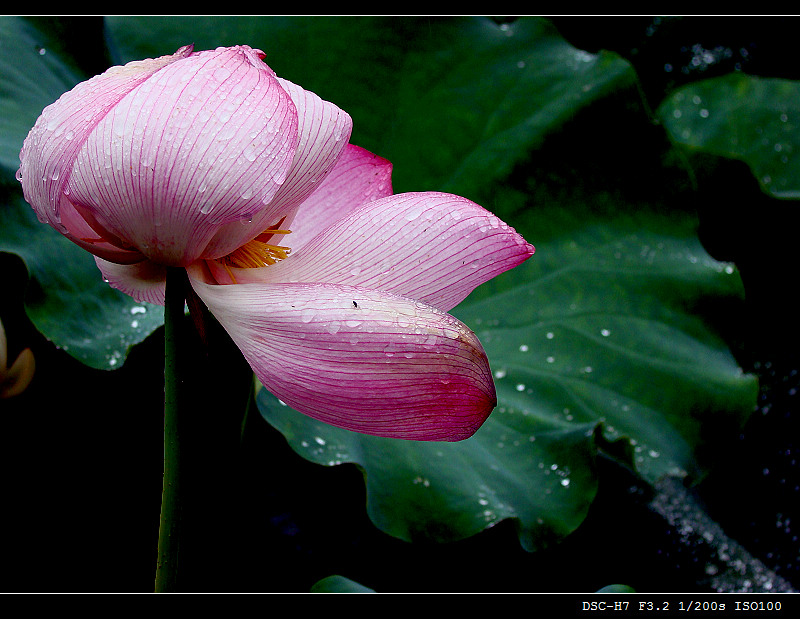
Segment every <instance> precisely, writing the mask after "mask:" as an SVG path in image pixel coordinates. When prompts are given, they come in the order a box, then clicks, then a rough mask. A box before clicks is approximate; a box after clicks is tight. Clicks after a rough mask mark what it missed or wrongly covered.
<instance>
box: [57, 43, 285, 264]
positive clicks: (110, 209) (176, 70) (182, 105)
mask: <svg viewBox="0 0 800 619" xmlns="http://www.w3.org/2000/svg"><path fill="white" fill-rule="evenodd" d="M259 54H260V53H259V52H257V50H252V49H251V48H248V47H246V46H239V47H233V48H220V49H218V50H213V51H206V52H200V53H196V54H192V55H190V56H189V57H186V58H183V59H181V61H180V62H174V63H172V64H170V65H167V66H164V67H162V68H161V69H160V70H159V71H157V72H154V73H152V74H151V75H150V77H149V79H147V80H145V81H143V82H141V83H139V84H137V86H136V87H135V88H134V89H132V90H131V91H130V92H129V93H128V94H127V96H125V97H123V98H122V99H120V100H119V101H118V102H117V103H116V105H114V106H113V107H112V108H111V109H110V110H109V111H108V112H107V113H106V114H105V115H104V117H103V118H102V119H100V121H99V122H98V123H97V124H96V126H95V127H94V129H93V131H92V132H91V133H90V134H89V135H88V136H86V139H85V142H84V144H83V146H82V148H81V150H80V151H79V152H78V154H77V157H76V161H75V165H74V167H73V168H72V169H71V170H70V171H69V173H70V174H69V179H68V183H67V185H66V186H65V190H66V191H68V193H69V199H70V200H71V201H72V202H73V203H75V204H76V207H77V208H78V209H79V210H80V209H81V208H82V209H85V210H87V211H89V212H90V213H91V214H92V215H93V216H94V218H95V219H96V220H97V221H98V222H99V224H100V225H102V226H103V227H104V228H105V229H107V230H108V231H110V232H111V233H112V234H114V235H117V236H119V237H120V238H122V239H124V240H125V241H127V243H128V244H130V245H132V246H134V247H136V248H137V249H138V250H139V251H140V252H141V253H142V254H144V255H145V256H147V257H148V258H149V259H151V260H153V261H156V262H159V263H162V264H169V265H174V266H185V265H187V264H189V263H191V262H193V261H194V260H196V259H198V258H200V257H218V256H220V255H225V254H226V253H229V252H230V251H233V250H234V249H236V247H238V246H239V245H241V244H242V243H244V242H245V241H246V240H248V239H247V238H246V235H242V234H239V235H237V234H236V233H234V232H233V231H231V233H229V234H227V235H226V236H225V237H224V239H219V240H218V241H217V242H215V244H214V246H213V248H212V255H207V253H206V247H207V245H208V243H209V241H210V240H211V239H212V238H213V237H214V235H215V234H216V232H217V231H218V230H219V228H220V227H221V226H223V225H225V224H227V223H230V222H234V223H237V225H238V222H239V221H240V220H249V219H251V218H252V217H253V216H254V215H255V214H262V215H263V216H265V217H267V218H269V216H270V214H269V213H264V211H265V210H266V205H267V204H268V203H269V202H270V201H271V200H272V198H273V196H274V195H275V193H276V192H277V191H278V190H279V189H280V187H281V186H282V184H283V182H284V180H285V177H286V174H287V173H288V171H289V168H290V165H291V162H292V160H293V158H294V155H295V150H296V146H297V139H298V138H297V112H296V110H295V107H294V104H293V103H292V101H291V98H290V97H289V96H288V95H287V93H286V92H285V91H284V90H283V88H282V87H281V86H280V85H279V84H278V82H277V78H276V77H275V75H274V73H273V72H272V70H271V69H270V68H269V67H268V66H267V65H265V64H264V63H263V62H262V61H261V59H260V56H259ZM84 105H85V104H84ZM240 229H243V227H242V226H240ZM234 230H236V229H235V228H234ZM223 241H224V242H223Z"/></svg>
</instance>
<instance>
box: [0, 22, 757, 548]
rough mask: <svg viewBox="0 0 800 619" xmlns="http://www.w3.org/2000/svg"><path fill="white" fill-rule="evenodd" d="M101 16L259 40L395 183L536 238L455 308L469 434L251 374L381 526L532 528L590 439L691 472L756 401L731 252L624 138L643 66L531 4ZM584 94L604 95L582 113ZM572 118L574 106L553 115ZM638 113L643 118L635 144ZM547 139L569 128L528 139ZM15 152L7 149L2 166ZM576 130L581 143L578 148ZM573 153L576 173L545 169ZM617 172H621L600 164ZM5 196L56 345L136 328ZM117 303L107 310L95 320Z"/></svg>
mask: <svg viewBox="0 0 800 619" xmlns="http://www.w3.org/2000/svg"><path fill="white" fill-rule="evenodd" d="M14 23H16V24H23V25H25V28H28V22H25V21H22V22H20V21H16V20H15V22H14ZM106 24H107V34H108V41H109V46H110V48H111V53H112V55H113V56H114V61H115V62H117V63H121V62H127V61H129V60H134V59H138V58H143V57H147V56H157V55H161V54H167V53H171V52H173V51H174V50H175V49H177V48H178V47H180V46H181V45H184V44H186V43H189V42H193V43H194V44H195V46H196V47H197V48H198V49H206V48H213V47H216V46H219V45H233V44H239V43H245V44H249V45H252V46H254V47H260V48H261V49H263V50H264V51H265V52H266V53H267V62H268V63H269V64H270V66H272V68H273V69H275V70H276V72H277V73H278V74H279V75H281V76H282V77H286V78H287V79H290V80H292V81H295V82H297V83H298V84H301V85H302V86H304V87H305V88H308V89H310V90H313V91H315V92H317V93H318V94H319V95H320V96H322V97H324V98H326V99H329V100H331V101H334V102H335V103H337V104H338V105H340V106H341V107H343V108H344V109H345V110H347V111H348V112H349V113H350V114H351V115H352V116H353V119H354V124H355V128H354V133H353V142H355V143H357V144H359V145H361V146H364V147H365V148H368V149H370V150H372V151H374V152H376V153H377V154H379V155H382V156H384V157H387V158H389V159H390V160H391V161H392V162H393V164H394V186H395V189H396V190H397V191H409V190H426V189H440V190H447V191H452V192H454V193H459V194H461V195H465V196H467V197H470V198H473V199H476V200H478V201H479V202H481V203H482V204H484V206H486V207H487V208H490V209H492V210H494V211H495V212H497V213H498V214H499V215H501V216H502V217H504V218H505V219H506V220H508V221H509V223H511V224H512V225H513V226H515V227H516V228H517V229H518V230H520V231H521V232H522V233H523V234H525V236H526V238H528V240H530V241H531V242H533V243H534V244H535V245H536V246H537V255H536V256H535V257H534V258H533V259H532V260H531V261H530V262H528V263H526V264H525V265H524V266H523V267H521V268H519V269H516V270H514V271H511V272H509V273H507V274H505V275H504V276H502V277H500V278H497V279H496V280H493V281H492V282H490V283H488V284H487V285H485V286H482V287H481V288H479V289H478V290H477V291H475V293H473V295H472V296H471V297H470V298H469V299H468V300H467V301H466V302H465V303H464V304H462V306H460V307H459V308H457V310H456V312H455V313H456V314H457V315H458V316H459V317H460V318H462V319H463V320H465V321H466V322H467V323H468V324H469V325H470V326H471V327H472V328H474V329H475V330H476V331H477V332H478V334H479V335H480V337H481V339H482V341H483V342H484V345H485V347H486V349H487V353H488V354H489V359H490V362H491V364H492V367H493V370H494V372H495V376H496V383H497V388H498V396H499V400H500V402H499V406H498V408H497V410H496V411H495V413H494V414H493V415H492V417H491V418H490V419H489V421H488V422H487V423H486V424H485V425H484V427H483V428H481V430H480V431H479V432H478V433H477V434H476V435H475V436H474V437H473V438H471V439H469V440H467V441H464V442H462V443H457V444H429V443H421V442H420V443H416V442H402V441H391V440H385V439H376V438H374V437H367V436H363V435H357V434H353V433H349V432H346V431H343V430H338V429H335V428H331V427H329V426H325V425H322V424H318V423H316V422H313V421H312V420H310V419H308V418H306V417H304V416H302V415H299V414H298V413H296V412H295V411H292V410H290V409H288V408H287V407H285V406H283V405H282V404H281V403H280V402H279V401H277V400H276V399H275V398H274V397H273V396H271V395H270V394H268V393H266V392H265V391H262V392H261V393H260V394H259V398H258V405H259V407H260V410H261V412H262V414H263V415H264V416H265V417H266V418H267V419H268V420H269V421H270V423H272V424H273V425H275V426H276V427H277V428H279V429H280V430H281V431H282V432H283V433H284V435H285V436H286V437H287V439H288V441H289V442H290V444H291V445H292V447H293V448H294V449H295V450H296V451H297V452H298V453H300V454H302V455H303V456H304V457H306V458H309V459H311V460H313V461H316V462H320V463H322V464H326V465H327V464H337V463H342V462H354V463H356V464H358V465H359V466H360V467H362V468H363V469H364V471H365V475H366V483H367V492H368V510H369V513H370V516H371V518H372V519H373V521H374V522H375V523H376V524H378V526H379V527H380V528H382V529H383V530H385V531H387V532H389V533H391V534H392V535H395V536H397V537H400V538H402V539H408V540H418V539H425V540H452V539H459V538H462V537H465V536H469V535H472V534H474V533H476V532H478V531H480V530H482V529H483V528H485V527H487V526H490V525H492V524H494V523H496V522H498V521H500V520H502V519H506V518H514V519H516V522H517V524H518V528H519V532H520V540H521V542H522V544H523V545H524V546H525V547H526V548H528V549H531V550H532V549H536V548H541V547H543V546H546V545H548V544H551V543H553V542H555V541H557V540H559V539H561V538H562V537H563V536H565V535H567V534H568V533H569V532H571V531H573V530H574V529H575V528H576V527H577V526H578V525H579V524H580V523H581V522H582V521H583V519H584V517H585V515H586V513H587V510H588V508H589V506H590V505H591V503H592V500H593V498H594V496H595V492H596V488H597V483H598V481H597V475H596V471H595V468H594V463H595V459H596V457H597V453H598V449H602V450H604V451H605V452H607V453H609V454H612V455H613V456H614V457H616V458H618V459H619V460H620V461H621V462H623V463H625V464H627V465H629V466H630V467H632V468H634V469H635V470H636V471H637V472H638V473H639V474H641V475H643V476H644V477H645V478H647V479H650V480H654V479H656V478H658V477H659V476H661V475H664V474H677V475H687V474H688V475H690V476H697V475H700V474H702V472H703V471H704V470H705V466H706V464H707V463H706V462H705V461H704V460H703V458H702V453H701V447H702V445H703V442H704V440H705V439H706V438H707V435H709V434H710V435H713V434H715V433H717V432H718V431H719V430H725V429H726V428H728V427H729V426H730V425H731V424H735V423H737V422H738V421H739V419H741V417H742V416H743V415H745V414H746V413H747V412H749V410H750V409H751V408H752V405H753V402H754V397H755V389H754V388H755V383H754V380H753V379H752V378H751V377H749V376H745V375H743V374H742V373H741V371H740V370H739V368H738V367H737V365H736V363H735V362H734V360H733V359H732V357H731V355H730V353H729V352H728V349H727V347H726V345H725V342H724V341H723V339H722V338H721V337H720V335H719V331H718V329H717V328H716V325H715V321H716V320H717V319H718V318H719V317H720V316H723V315H724V314H726V313H728V312H730V311H732V310H731V308H732V307H733V308H735V306H736V299H737V298H738V297H739V296H740V294H741V290H740V281H739V277H738V274H737V273H736V272H735V270H733V269H732V268H731V267H730V265H727V264H723V263H719V262H716V261H714V260H712V259H711V258H710V257H709V256H708V255H707V254H706V253H705V252H704V251H703V249H702V248H701V247H700V245H699V243H698V241H697V238H696V234H695V222H694V220H693V218H692V217H687V216H684V215H683V214H682V213H681V212H679V211H680V210H679V209H675V212H673V209H671V208H670V206H672V203H669V204H667V206H666V208H665V205H664V203H663V201H664V200H665V196H664V195H663V194H664V193H666V192H665V190H664V186H665V185H667V184H668V183H667V182H666V181H665V179H664V178H663V177H657V178H651V177H648V176H646V175H642V174H641V173H640V172H641V170H640V168H639V163H638V162H639V160H641V159H645V158H646V157H645V156H643V153H642V152H640V151H639V150H637V149H638V148H640V147H641V145H642V143H646V140H647V136H648V135H649V134H648V132H647V131H646V130H642V129H643V128H642V125H641V124H637V123H639V122H640V121H641V119H640V118H638V117H637V122H630V123H628V124H625V125H624V126H623V125H622V124H621V123H620V118H627V116H626V115H627V114H628V108H636V106H635V105H632V99H631V98H630V90H629V87H630V86H631V85H632V84H634V83H635V79H636V78H635V75H634V74H633V72H632V70H631V68H630V66H629V65H628V64H627V63H625V62H623V61H622V60H621V59H620V58H618V57H616V56H615V55H613V54H606V53H600V54H587V53H585V52H584V51H582V50H579V49H575V48H573V47H571V46H570V45H568V44H567V43H566V42H565V41H564V40H563V39H562V38H561V37H559V36H558V34H557V33H556V32H555V31H554V30H553V29H552V28H551V27H550V26H549V25H548V23H547V22H546V21H544V20H540V19H521V20H517V21H515V22H514V23H511V24H503V25H499V24H497V23H495V22H494V21H493V20H490V19H486V18H384V17H365V18H335V17H323V18H316V17H315V18H290V17H283V18H253V17H245V18H236V17H221V16H214V17H173V18H165V17H137V18H132V17H113V18H107V19H106ZM37 54H38V52H37ZM45 57H46V58H48V62H52V61H53V60H54V59H57V58H58V54H57V53H54V54H52V55H49V56H48V55H45ZM34 58H35V57H34ZM39 58H40V60H41V57H39ZM32 62H34V59H32ZM66 66H67V65H66V63H64V67H66ZM28 70H30V71H34V70H35V71H43V72H48V71H51V70H50V69H49V68H48V67H47V66H41V65H33V64H32V65H31V66H30V67H29V69H28ZM634 92H635V91H634ZM57 94H58V93H54V94H53V96H52V97H51V98H52V99H55V97H56V96H57ZM12 98H13V97H12ZM37 100H38V99H37ZM49 102H50V101H49V100H48V101H42V102H41V105H42V106H43V105H45V104H46V103H49ZM2 104H3V105H5V102H3V103H2ZM12 105H13V102H12ZM609 109H611V110H613V111H615V113H616V116H613V117H609V116H608V115H607V114H606V112H607V111H608V110H609ZM587 110H588V111H589V112H592V113H594V114H595V115H594V116H591V114H590V116H589V119H588V120H587V119H586V118H585V116H586V112H587ZM37 113H38V112H37ZM30 115H31V114H30V112H28V115H27V116H25V115H20V116H19V118H23V117H24V118H28V116H30ZM630 115H631V116H635V113H632V114H630ZM34 116H35V114H34ZM576 118H582V119H583V120H582V121H581V122H580V123H578V126H579V127H581V129H578V130H574V129H573V130H571V131H566V132H565V127H566V128H570V127H574V126H575V124H576V121H575V119H576ZM20 122H23V121H20ZM24 122H26V123H27V122H28V120H25V121H24ZM19 129H20V128H19V127H17V129H15V131H16V135H18V136H22V135H24V131H22V130H19ZM562 132H563V133H562ZM12 133H13V132H12ZM631 136H637V137H639V138H640V139H641V141H640V142H638V143H636V144H635V145H634V146H633V147H631V145H630V144H629V143H628V141H630V139H631ZM17 139H18V138H17ZM626 140H627V141H626ZM554 142H556V143H558V142H564V143H565V145H563V146H562V147H561V148H560V149H555V150H553V149H544V150H542V149H543V148H544V147H546V146H547V147H551V146H552V144H553V143H554ZM620 143H622V145H621V146H620ZM658 148H659V146H658V145H657V146H656V147H655V149H654V150H656V151H657V150H658ZM7 150H8V149H7ZM540 151H542V152H545V153H547V154H545V155H539V154H538V153H539V152H540ZM9 153H10V151H9V152H3V153H0V157H2V159H0V163H2V164H3V166H4V168H3V171H4V173H7V172H8V171H9V168H8V165H11V164H9V163H6V162H7V161H12V160H13V157H12V156H11V154H9ZM535 153H536V156H535V159H536V165H534V164H533V162H532V159H533V158H534V154H535ZM580 153H589V154H588V155H585V157H584V159H578V160H576V161H573V158H574V157H576V155H579V154H580ZM12 154H13V153H12ZM648 154H649V155H650V156H652V155H653V153H648ZM657 156H658V154H656V157H657ZM559 166H560V167H559ZM564 167H567V168H570V170H569V175H568V176H559V175H560V174H562V173H563V168H564ZM608 172H613V173H614V174H616V175H617V176H615V177H614V178H615V180H613V181H610V180H607V182H608V185H606V186H603V187H600V188H598V187H595V186H594V185H593V183H595V182H596V181H597V178H598V177H601V178H602V177H604V176H605V175H607V173H608ZM614 182H617V183H620V184H624V185H629V184H637V185H639V186H642V185H644V186H647V185H648V183H649V184H650V185H649V186H648V187H646V189H647V190H646V191H640V192H639V193H634V194H633V195H628V194H625V193H624V192H621V191H620V192H612V191H610V190H609V186H612V187H613V184H614ZM576 187H579V188H580V190H578V189H576ZM640 188H641V187H640ZM661 211H666V212H668V213H669V215H664V214H659V213H660V212H661ZM2 216H3V218H4V219H3V222H2V223H3V228H2V230H3V232H2V237H0V239H1V240H0V243H2V245H0V249H3V250H5V251H12V252H14V253H19V254H20V255H22V256H23V257H24V258H25V259H26V262H27V263H28V265H29V269H30V270H31V273H32V276H33V277H34V283H35V285H34V286H33V287H32V291H33V292H34V293H37V292H38V293H39V294H41V295H42V297H41V299H42V300H40V301H35V302H33V303H31V305H30V306H29V311H31V312H32V314H33V315H34V316H36V318H35V319H34V320H35V322H36V323H37V325H41V326H40V328H41V329H42V330H43V332H46V333H48V335H49V336H50V337H52V338H53V339H54V341H57V342H59V341H60V339H61V340H62V341H63V342H69V343H70V344H69V345H70V346H72V343H73V342H76V341H83V340H81V339H80V338H81V337H83V338H88V340H87V343H86V345H87V350H86V351H84V355H85V356H86V357H92V358H95V359H101V360H102V359H105V355H106V353H107V351H106V346H107V344H108V343H109V342H110V341H117V340H119V341H124V342H126V343H129V342H130V341H131V339H130V338H122V339H120V338H121V333H122V331H121V330H123V329H124V330H126V331H125V334H129V333H130V331H129V328H130V326H131V324H130V322H129V323H128V324H127V325H126V324H123V323H125V322H126V321H131V319H132V318H133V316H132V315H131V314H130V312H131V310H132V309H134V308H132V307H128V308H126V306H124V305H117V301H116V300H115V298H113V297H108V301H106V300H104V299H106V298H107V297H105V296H104V295H113V294H115V293H113V291H110V290H108V289H107V287H106V288H105V289H104V290H105V292H101V291H100V290H99V289H96V288H93V287H91V286H89V285H88V284H86V282H87V281H88V279H87V278H88V277H90V276H89V274H88V271H89V270H90V269H89V267H91V268H92V269H93V268H94V265H93V264H92V262H91V258H90V257H88V256H85V255H84V254H82V253H81V252H80V250H76V248H73V247H72V246H71V245H70V244H68V243H67V244H66V245H69V247H67V246H64V247H63V248H62V247H61V245H58V243H62V244H63V243H66V242H65V241H64V240H63V239H61V238H60V237H58V235H56V234H55V233H54V232H52V231H51V230H49V228H47V227H46V226H40V225H38V224H37V223H36V221H35V218H33V219H31V212H30V209H25V208H24V203H22V201H21V197H16V196H12V197H10V198H9V199H8V200H7V201H6V206H4V210H3V211H2ZM38 235H41V236H38ZM56 237H58V239H57V240H56ZM55 248H61V249H63V250H64V251H65V252H67V254H64V255H73V254H69V253H68V252H69V251H78V252H79V253H81V256H83V257H82V258H78V254H74V259H75V262H74V263H73V261H72V258H64V257H63V256H62V255H60V254H58V253H57V250H56V249H55ZM78 264H80V265H81V266H80V267H78V266H77V265H78ZM81 269H87V271H86V272H82V273H81V274H80V275H78V274H77V272H78V271H80V270H81ZM36 282H40V283H39V284H36ZM94 284H98V281H97V280H94ZM56 291H59V292H56ZM33 298H34V299H36V297H35V295H34V297H33ZM37 307H38V308H39V313H38V315H37V313H36V308H37ZM117 309H119V310H120V311H117ZM136 311H140V310H139V309H138V308H137V309H136ZM126 312H127V313H126ZM152 314H154V312H151V311H150V310H149V309H148V310H147V315H148V316H150V315H152ZM87 315H88V316H91V317H92V318H94V317H95V316H102V320H101V319H99V318H98V319H97V321H96V324H102V325H106V324H109V325H111V327H110V328H109V330H108V332H107V335H108V337H107V339H106V340H100V339H94V332H95V327H93V326H92V324H91V321H85V320H83V319H84V318H85V316H87ZM114 316H116V317H117V318H119V319H120V323H112V322H110V321H109V319H110V318H113V317H114ZM122 319H124V320H122ZM82 321H83V322H85V323H86V324H82ZM154 324H155V323H154ZM65 325H66V326H68V327H65ZM152 327H153V324H149V325H148V326H147V329H146V330H149V329H150V328H152ZM81 329H82V330H83V331H81ZM146 330H145V331H146ZM65 333H66V334H65ZM118 350H119V349H118ZM112 358H113V357H112ZM106 366H108V363H106ZM354 406H357V402H356V403H354Z"/></svg>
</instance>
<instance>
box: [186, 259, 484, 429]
mask: <svg viewBox="0 0 800 619" xmlns="http://www.w3.org/2000/svg"><path fill="white" fill-rule="evenodd" d="M189 273H190V277H191V278H192V286H193V287H194V289H195V291H196V292H197V293H198V295H199V296H200V298H201V299H202V300H203V301H204V302H205V303H206V305H207V306H208V308H209V309H210V310H211V312H212V313H213V314H214V315H215V316H216V318H217V319H218V320H219V322H220V323H221V324H222V326H223V327H224V328H225V329H226V330H227V331H228V333H229V334H230V336H231V337H232V339H233V340H234V342H236V344H237V345H238V346H239V348H240V349H241V351H242V353H243V354H244V356H245V358H246V359H247V361H248V362H249V363H250V365H251V367H252V368H253V370H254V372H255V374H256V376H257V377H258V378H259V380H260V381H261V382H262V384H263V385H264V387H265V388H267V389H268V390H269V391H270V392H271V393H273V394H274V395H275V396H276V397H278V398H279V399H280V400H282V401H283V402H285V403H286V404H288V405H289V406H291V407H293V408H295V409H296V410H298V411H300V412H302V413H304V414H306V415H309V416H310V417H313V418H315V419H318V420H320V421H324V422H326V423H329V424H332V425H335V426H339V427H342V428H347V429H350V430H353V431H357V432H361V433H365V434H373V435H378V436H388V437H394V438H403V439H412V440H448V441H454V440H462V439H464V438H467V437H469V436H471V435H472V434H473V433H474V432H475V431H476V430H477V429H478V427H480V425H481V424H482V423H483V421H484V420H485V419H486V417H487V416H488V415H489V413H490V412H491V410H492V409H493V408H494V406H495V404H496V398H495V391H494V383H493V381H492V375H491V372H490V370H489V364H488V361H487V359H486V355H485V353H484V351H483V349H482V347H481V345H480V343H479V342H478V340H477V337H476V336H475V334H474V333H472V332H471V331H470V330H469V329H468V328H467V327H466V326H465V325H463V324H462V323H460V322H459V321H458V320H456V319H455V318H453V317H452V316H450V315H449V314H446V313H444V312H441V311H439V310H437V309H435V308H433V307H431V306H429V305H426V304H424V303H419V302H417V301H414V300H412V299H407V298H404V297H400V296H396V295H392V294H386V293H381V292H378V291H375V290H369V289H366V288H361V287H354V286H341V285H333V284H272V285H257V284H253V285H233V286H221V285H214V284H207V283H204V282H203V281H202V274H201V273H200V270H199V269H198V268H195V267H191V268H190V269H189Z"/></svg>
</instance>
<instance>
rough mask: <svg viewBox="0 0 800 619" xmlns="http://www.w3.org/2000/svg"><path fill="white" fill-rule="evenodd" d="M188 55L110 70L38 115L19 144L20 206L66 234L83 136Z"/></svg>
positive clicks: (186, 51) (186, 49) (184, 52)
mask: <svg viewBox="0 0 800 619" xmlns="http://www.w3.org/2000/svg"><path fill="white" fill-rule="evenodd" d="M191 53H192V47H191V46H185V47H182V48H180V49H179V50H178V51H177V52H175V53H174V54H172V55H169V56H161V57H160V58H154V59H147V60H138V61H134V62H130V63H128V64H126V65H125V66H121V67H112V68H110V69H108V70H107V71H106V72H105V73H103V74H101V75H97V76H95V77H93V78H92V79H90V80H87V81H85V82H81V83H80V84H78V85H77V86H75V87H74V88H73V89H72V90H70V91H68V92H66V93H64V94H63V95H61V97H60V98H59V99H58V101H56V102H55V103H53V104H51V105H49V106H47V107H46V108H45V109H44V110H43V111H42V114H41V116H39V118H38V119H37V120H36V124H35V125H34V127H33V128H32V129H31V130H30V132H29V133H28V136H27V137H26V138H25V142H24V143H23V146H22V150H21V151H20V167H19V170H18V172H17V178H18V179H19V180H20V182H21V183H22V190H23V193H24V195H25V200H26V201H27V202H28V203H29V204H30V205H31V206H32V207H33V209H34V211H35V212H36V215H37V216H38V217H39V220H40V221H42V222H46V223H49V224H50V225H52V226H53V227H55V228H56V229H57V230H60V231H61V232H62V233H67V232H69V230H68V229H67V228H65V226H64V225H63V224H62V222H61V213H60V211H61V203H62V201H64V200H66V195H65V194H64V187H65V186H66V183H67V181H68V180H69V176H70V173H71V171H72V168H73V165H74V163H75V158H76V156H77V153H78V151H79V150H80V148H81V147H82V146H83V144H84V142H85V141H86V138H87V137H88V135H89V134H90V133H91V132H92V131H93V130H94V128H95V126H96V125H97V123H98V122H100V120H102V119H103V118H104V117H105V116H106V114H107V113H108V111H109V110H110V109H112V108H113V107H114V106H115V105H117V103H119V101H120V100H121V99H122V98H123V97H125V96H126V95H127V94H128V93H129V92H130V91H131V90H133V89H135V88H136V87H137V86H139V85H140V84H141V83H142V82H144V81H146V80H147V79H149V78H150V77H151V76H152V75H153V74H154V73H156V72H157V71H159V70H160V69H162V68H163V67H165V66H168V65H170V64H172V63H174V62H177V61H180V60H183V59H184V58H186V57H187V56H189V55H190V54H191Z"/></svg>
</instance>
